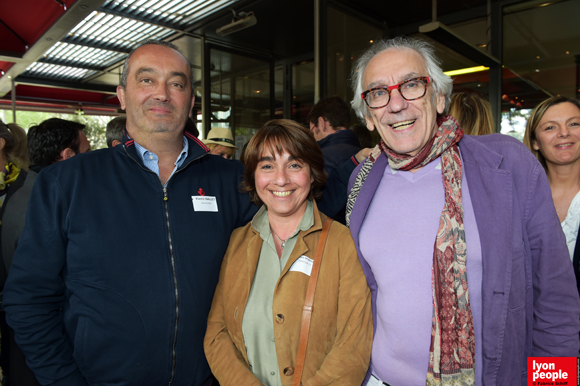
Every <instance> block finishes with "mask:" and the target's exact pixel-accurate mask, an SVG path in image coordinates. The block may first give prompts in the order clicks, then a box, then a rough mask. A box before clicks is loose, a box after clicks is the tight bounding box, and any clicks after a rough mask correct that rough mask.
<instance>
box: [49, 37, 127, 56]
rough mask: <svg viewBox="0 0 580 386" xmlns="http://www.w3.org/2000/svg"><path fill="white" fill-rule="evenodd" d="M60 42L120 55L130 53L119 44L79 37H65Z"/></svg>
mask: <svg viewBox="0 0 580 386" xmlns="http://www.w3.org/2000/svg"><path fill="white" fill-rule="evenodd" d="M60 41H61V42H63V43H68V44H75V45H77V46H83V47H90V48H98V49H100V50H107V51H113V52H118V53H121V54H128V53H129V52H130V51H131V49H130V48H127V47H125V46H122V45H120V44H103V43H101V42H98V41H96V40H92V39H87V38H83V37H80V36H66V37H64V38H62V39H61V40H60Z"/></svg>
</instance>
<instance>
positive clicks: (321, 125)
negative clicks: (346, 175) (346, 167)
mask: <svg viewBox="0 0 580 386" xmlns="http://www.w3.org/2000/svg"><path fill="white" fill-rule="evenodd" d="M307 119H308V121H309V122H310V131H312V134H314V138H315V139H316V141H317V142H318V146H320V148H321V149H322V155H323V156H324V170H325V171H326V172H327V173H328V174H330V173H331V172H332V171H333V170H334V169H336V168H337V167H339V166H341V165H342V164H343V163H344V161H346V160H348V159H349V158H350V157H352V156H353V155H355V154H356V153H357V152H358V151H359V150H360V149H361V147H360V144H359V141H358V138H357V136H356V134H355V133H354V132H353V131H352V130H349V129H348V128H349V127H350V108H349V106H348V104H347V103H346V102H345V101H343V100H342V99H340V97H337V96H332V97H328V98H323V99H321V100H320V101H319V102H318V103H317V104H315V105H314V107H313V108H312V110H311V111H310V113H309V114H308V117H307Z"/></svg>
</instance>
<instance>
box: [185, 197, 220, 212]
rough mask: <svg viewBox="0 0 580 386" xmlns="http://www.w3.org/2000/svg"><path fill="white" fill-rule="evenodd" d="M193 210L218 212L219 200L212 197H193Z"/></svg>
mask: <svg viewBox="0 0 580 386" xmlns="http://www.w3.org/2000/svg"><path fill="white" fill-rule="evenodd" d="M191 201H193V210H195V211H196V212H217V211H218V207H217V200H216V199H215V197H210V196H191Z"/></svg>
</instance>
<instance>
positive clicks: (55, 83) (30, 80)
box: [16, 75, 117, 94]
mask: <svg viewBox="0 0 580 386" xmlns="http://www.w3.org/2000/svg"><path fill="white" fill-rule="evenodd" d="M16 83H18V84H29V85H33V86H49V87H58V88H67V89H71V90H80V91H96V92H102V93H107V94H116V93H117V86H109V85H106V84H88V83H81V82H70V81H63V80H58V79H49V78H34V77H31V76H22V75H21V76H19V77H18V78H16Z"/></svg>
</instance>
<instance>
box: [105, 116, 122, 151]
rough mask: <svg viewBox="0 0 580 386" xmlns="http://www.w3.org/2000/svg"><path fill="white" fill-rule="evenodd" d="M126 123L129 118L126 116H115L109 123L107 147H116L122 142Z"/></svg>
mask: <svg viewBox="0 0 580 386" xmlns="http://www.w3.org/2000/svg"><path fill="white" fill-rule="evenodd" d="M126 123H127V118H126V117H125V116H119V117H115V118H113V119H111V120H110V121H109V123H107V133H106V137H107V147H115V146H117V145H120V144H121V143H122V142H121V141H123V129H124V128H125V124H126Z"/></svg>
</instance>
